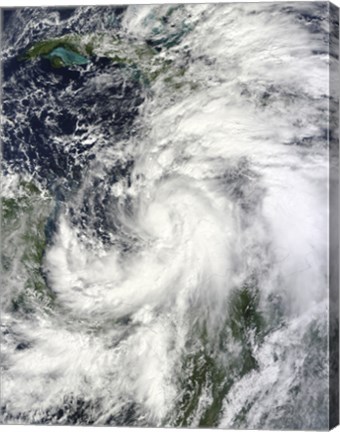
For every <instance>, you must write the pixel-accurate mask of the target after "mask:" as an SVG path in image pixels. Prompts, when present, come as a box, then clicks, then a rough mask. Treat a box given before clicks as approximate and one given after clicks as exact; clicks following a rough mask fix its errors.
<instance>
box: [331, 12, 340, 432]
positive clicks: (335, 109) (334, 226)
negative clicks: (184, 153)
mask: <svg viewBox="0 0 340 432" xmlns="http://www.w3.org/2000/svg"><path fill="white" fill-rule="evenodd" d="M329 49H330V77H329V78H330V82H329V92H330V104H329V110H330V112H329V145H330V191H329V197H330V201H329V205H330V213H329V215H330V216H329V217H330V220H329V297H330V298H329V300H330V317H329V361H330V386H329V427H330V429H332V428H334V427H335V426H337V425H338V424H339V72H340V70H339V9H338V8H337V7H336V6H335V5H332V4H330V46H329Z"/></svg>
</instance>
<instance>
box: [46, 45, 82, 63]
mask: <svg viewBox="0 0 340 432" xmlns="http://www.w3.org/2000/svg"><path fill="white" fill-rule="evenodd" d="M47 57H48V58H49V59H52V58H53V57H59V58H61V60H62V61H63V63H64V65H65V66H72V65H82V64H87V63H89V60H88V59H87V58H86V57H83V56H82V55H80V54H77V53H76V52H74V51H71V50H68V49H66V48H63V47H58V48H55V49H54V50H53V51H51V52H50V53H49V54H48V56H47Z"/></svg>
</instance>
